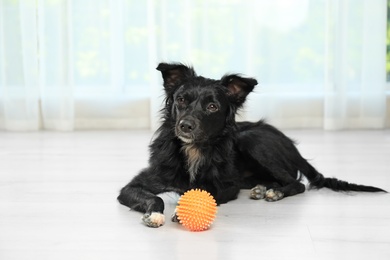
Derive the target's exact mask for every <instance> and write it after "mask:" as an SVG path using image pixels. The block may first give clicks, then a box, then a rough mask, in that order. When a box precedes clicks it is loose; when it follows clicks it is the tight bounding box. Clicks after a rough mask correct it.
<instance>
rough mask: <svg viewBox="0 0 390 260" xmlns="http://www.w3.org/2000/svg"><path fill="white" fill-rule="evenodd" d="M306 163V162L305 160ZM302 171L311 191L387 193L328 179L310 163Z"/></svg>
mask: <svg viewBox="0 0 390 260" xmlns="http://www.w3.org/2000/svg"><path fill="white" fill-rule="evenodd" d="M305 161H306V160H305ZM300 171H301V172H302V173H303V175H305V176H306V177H307V179H308V180H309V183H310V185H309V189H321V188H324V187H326V188H329V189H331V190H334V191H363V192H386V193H387V191H385V190H383V189H381V188H377V187H373V186H366V185H359V184H354V183H349V182H346V181H342V180H338V179H336V178H326V177H324V175H322V174H321V173H319V172H318V171H317V170H316V169H315V168H314V167H313V166H312V165H311V164H310V163H308V162H307V161H306V166H305V167H302V169H300Z"/></svg>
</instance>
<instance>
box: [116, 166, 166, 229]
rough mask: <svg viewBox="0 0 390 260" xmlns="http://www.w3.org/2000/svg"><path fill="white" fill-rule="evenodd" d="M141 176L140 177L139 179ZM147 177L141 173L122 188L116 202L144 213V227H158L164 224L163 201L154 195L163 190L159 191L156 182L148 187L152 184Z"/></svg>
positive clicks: (145, 173)
mask: <svg viewBox="0 0 390 260" xmlns="http://www.w3.org/2000/svg"><path fill="white" fill-rule="evenodd" d="M141 175H142V177H139V176H141ZM147 177H148V174H147V172H141V174H140V175H138V176H137V177H136V178H134V179H133V180H132V181H131V182H130V183H129V184H127V185H126V186H125V187H123V188H122V190H121V192H120V194H119V196H118V201H119V202H120V203H121V204H123V205H125V206H127V207H129V208H131V209H133V210H136V211H139V212H142V213H144V215H143V217H142V221H143V223H144V224H145V225H146V226H148V227H159V226H162V225H164V223H165V216H164V214H163V212H164V201H163V200H162V199H161V198H160V197H158V196H157V195H156V194H159V193H162V192H164V190H162V189H160V188H159V187H160V185H159V184H158V183H156V182H155V183H154V185H150V183H153V182H152V181H151V180H150V179H148V178H147ZM147 183H149V185H147Z"/></svg>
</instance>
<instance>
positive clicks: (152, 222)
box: [142, 212, 165, 228]
mask: <svg viewBox="0 0 390 260" xmlns="http://www.w3.org/2000/svg"><path fill="white" fill-rule="evenodd" d="M142 221H143V222H144V224H145V225H146V226H148V227H153V228H157V227H160V226H162V225H164V223H165V216H164V215H163V214H161V213H159V212H152V214H149V213H146V214H145V215H143V216H142Z"/></svg>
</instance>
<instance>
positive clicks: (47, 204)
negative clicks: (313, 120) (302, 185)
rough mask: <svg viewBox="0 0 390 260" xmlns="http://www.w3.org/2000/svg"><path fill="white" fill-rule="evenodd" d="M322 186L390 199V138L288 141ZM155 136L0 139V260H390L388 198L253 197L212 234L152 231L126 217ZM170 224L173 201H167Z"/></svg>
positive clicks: (169, 227) (299, 135)
mask: <svg viewBox="0 0 390 260" xmlns="http://www.w3.org/2000/svg"><path fill="white" fill-rule="evenodd" d="M287 134H288V135H289V136H290V137H292V138H293V139H296V140H299V141H300V143H301V144H300V145H299V149H300V150H301V152H302V154H303V155H304V157H306V158H310V159H313V160H312V162H313V164H314V165H315V166H316V167H317V168H318V169H319V170H320V171H321V172H323V173H324V174H325V175H327V176H332V177H334V176H336V177H338V178H340V179H345V180H348V181H351V182H356V183H362V184H370V185H376V186H380V187H382V188H385V189H387V190H390V131H356V132H349V131H345V132H324V131H320V130H318V131H317V130H306V131H288V132H287ZM150 138H151V133H150V132H142V131H136V132H132V131H128V132H74V133H55V132H37V133H6V132H2V133H0V259H1V260H8V259H18V260H22V259H40V260H42V259H67V260H68V259H72V260H73V259H94V260H96V259H143V260H145V259H186V260H187V259H197V260H198V259H225V260H226V259H240V260H241V259H267V260H269V259H310V260H313V259H343V260H344V259H375V260H380V259H390V195H389V194H357V193H351V194H343V193H335V192H332V191H329V190H326V189H323V190H320V191H309V192H306V193H304V194H300V195H298V196H295V197H290V198H286V199H284V200H281V201H279V202H276V203H267V202H265V201H253V200H249V199H248V194H249V192H248V191H245V190H244V191H242V192H241V194H240V196H239V198H238V199H237V200H235V201H232V202H230V203H228V204H225V205H222V206H221V207H219V208H218V215H217V219H216V221H215V222H214V224H213V226H212V228H211V229H210V230H208V231H205V232H199V233H194V232H189V231H186V230H184V229H183V228H182V227H181V226H180V225H179V224H176V223H172V222H170V221H167V223H166V224H165V226H163V227H161V228H158V229H152V228H147V227H145V226H143V225H142V224H141V221H140V218H141V214H139V213H137V212H132V211H129V210H128V209H127V208H126V207H123V206H121V205H119V204H118V203H117V202H116V200H115V198H116V196H117V193H118V190H119V189H120V188H121V187H122V186H123V185H125V184H126V183H127V181H128V180H129V179H130V178H131V177H132V176H134V174H136V173H137V172H138V170H139V169H141V168H143V167H145V166H146V163H147V159H148V148H147V145H148V143H149V140H150ZM163 198H164V200H165V202H166V211H165V215H166V218H167V219H169V216H170V215H171V214H172V212H173V210H174V207H175V203H176V200H177V196H176V195H174V194H166V195H163Z"/></svg>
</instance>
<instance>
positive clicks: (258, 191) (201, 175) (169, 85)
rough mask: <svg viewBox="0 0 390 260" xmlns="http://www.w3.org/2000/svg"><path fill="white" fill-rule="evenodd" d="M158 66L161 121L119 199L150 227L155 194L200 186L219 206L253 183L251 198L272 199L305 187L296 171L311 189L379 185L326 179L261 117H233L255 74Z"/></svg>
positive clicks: (159, 204)
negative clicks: (212, 75)
mask: <svg viewBox="0 0 390 260" xmlns="http://www.w3.org/2000/svg"><path fill="white" fill-rule="evenodd" d="M157 70H159V71H161V73H162V77H163V80H164V89H165V93H166V100H165V107H164V109H163V111H162V113H163V122H162V125H161V127H160V128H159V129H158V131H157V134H156V137H155V139H154V140H153V142H152V143H151V145H150V159H149V166H148V167H147V168H145V169H144V170H142V171H141V172H140V173H139V174H138V175H137V176H136V177H135V178H134V179H133V180H131V181H130V183H129V184H127V185H126V186H125V187H123V188H122V190H121V192H120V195H119V197H118V200H119V202H120V203H121V204H123V205H126V206H128V207H130V208H132V209H134V210H137V211H140V212H143V213H145V215H144V218H143V220H144V222H145V224H147V225H148V226H152V227H157V226H160V225H162V224H163V220H162V221H161V220H160V221H156V220H155V219H153V218H151V215H152V213H159V214H162V213H163V211H164V202H163V200H162V199H161V198H160V197H158V196H157V195H158V194H161V193H164V192H176V193H178V194H183V193H184V192H185V191H187V190H189V189H191V188H200V189H204V190H207V191H208V192H210V193H211V194H212V195H213V196H214V198H215V199H216V201H217V203H218V204H222V203H226V202H228V201H230V200H233V199H236V198H237V195H238V193H239V190H240V189H242V188H253V187H255V188H253V189H252V194H251V197H252V198H253V199H259V198H265V199H266V200H267V201H276V200H279V199H282V198H283V197H287V196H292V195H295V194H298V193H302V192H304V191H305V186H304V185H303V184H302V183H301V182H300V178H299V176H298V172H301V173H302V174H303V175H304V176H306V177H307V179H308V180H309V182H310V187H312V188H322V187H327V188H330V189H332V190H335V191H369V192H377V191H384V190H382V189H379V188H376V187H370V186H363V185H356V184H350V183H348V182H345V181H340V180H337V179H334V178H325V177H324V176H323V175H322V174H320V173H319V172H318V171H317V170H316V169H315V168H314V167H313V166H312V165H310V164H309V163H308V162H307V161H306V160H305V159H304V158H303V157H302V156H301V155H300V153H299V151H298V150H297V148H296V146H295V144H294V142H293V141H292V140H290V139H289V138H288V137H286V136H285V135H284V134H283V133H282V132H280V131H279V130H277V129H276V128H275V127H273V126H271V125H269V124H266V123H265V122H264V121H259V122H256V123H250V122H241V123H236V121H235V114H236V112H237V110H238V109H239V108H240V107H241V106H242V105H243V103H244V102H245V99H246V96H247V95H248V94H249V93H250V92H251V91H252V90H253V88H254V87H255V85H257V81H256V80H255V79H253V78H246V77H243V76H241V75H238V74H230V75H225V76H223V77H222V78H221V79H220V80H214V79H208V78H204V77H202V76H197V75H196V73H195V71H194V70H193V69H192V68H191V67H188V66H185V65H183V64H180V63H174V64H167V63H161V64H159V65H158V67H157ZM259 184H261V185H259ZM256 185H257V186H256Z"/></svg>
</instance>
